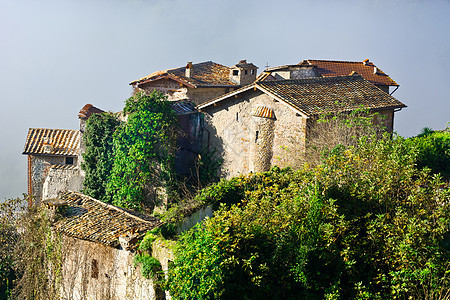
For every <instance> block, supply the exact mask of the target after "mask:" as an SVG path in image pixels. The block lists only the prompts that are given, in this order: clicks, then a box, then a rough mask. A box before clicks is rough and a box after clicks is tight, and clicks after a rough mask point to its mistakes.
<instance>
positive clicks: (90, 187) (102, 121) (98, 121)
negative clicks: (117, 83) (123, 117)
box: [81, 113, 120, 202]
mask: <svg viewBox="0 0 450 300" xmlns="http://www.w3.org/2000/svg"><path fill="white" fill-rule="evenodd" d="M119 125H120V121H119V120H118V119H117V117H116V116H115V115H114V114H112V113H101V114H93V115H92V116H91V117H90V118H89V119H88V120H87V122H86V129H85V131H84V134H83V142H84V144H85V146H86V149H85V151H84V153H83V159H84V161H83V163H82V164H81V167H82V168H83V170H84V171H85V172H86V175H85V179H84V183H83V186H84V190H83V192H84V193H85V194H87V195H89V196H91V197H93V198H95V199H99V200H102V201H105V202H111V199H110V197H107V195H106V185H107V182H108V178H109V176H110V174H111V170H112V167H113V162H114V157H113V134H114V132H115V130H116V128H117V127H118V126H119Z"/></svg>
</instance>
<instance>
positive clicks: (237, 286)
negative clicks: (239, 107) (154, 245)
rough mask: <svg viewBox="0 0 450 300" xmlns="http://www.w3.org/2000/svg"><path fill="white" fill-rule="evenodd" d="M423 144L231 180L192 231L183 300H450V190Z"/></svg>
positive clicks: (332, 155)
mask: <svg viewBox="0 0 450 300" xmlns="http://www.w3.org/2000/svg"><path fill="white" fill-rule="evenodd" d="M419 153H420V151H419V149H418V146H416V145H414V144H413V143H410V142H407V141H405V140H404V139H402V138H396V139H394V140H390V139H381V140H378V141H377V139H376V138H361V139H359V142H358V144H357V147H348V148H345V147H343V146H339V147H336V148H335V149H333V150H332V151H329V152H328V154H327V156H326V157H325V158H324V161H323V163H322V164H320V165H318V166H317V167H308V166H305V167H304V168H303V169H301V170H299V171H296V172H294V171H292V170H289V169H281V170H280V169H277V168H274V169H272V170H271V171H270V172H266V173H257V174H250V175H247V176H241V177H237V178H233V179H231V180H228V181H226V180H223V181H221V182H220V183H218V184H217V185H215V186H212V187H209V188H207V189H205V190H203V192H202V193H201V194H200V195H199V196H198V197H200V198H202V199H203V200H204V201H209V202H214V201H216V202H223V203H229V204H231V205H225V206H224V205H222V206H221V208H220V209H219V210H218V211H217V212H216V213H215V216H214V218H211V219H208V220H207V221H205V222H204V223H203V224H202V225H198V226H197V227H196V228H195V229H193V230H190V231H188V232H187V233H185V234H183V235H182V236H181V238H180V241H179V243H178V244H177V246H176V248H175V254H176V259H175V261H174V265H173V268H171V269H170V270H169V280H168V283H167V286H168V288H169V290H170V292H171V295H172V296H173V298H174V299H231V298H236V297H237V296H239V298H241V299H261V298H265V299H268V298H270V299H278V298H287V299H290V298H291V299H336V298H341V299H354V298H358V299H392V298H393V299H405V298H409V297H410V298H413V299H448V298H449V297H450V294H449V292H448V291H450V280H449V278H448V276H449V275H450V274H449V271H450V259H449V258H450V252H449V251H450V248H449V243H450V241H449V235H450V233H449V228H448V224H449V223H450V203H449V199H450V189H449V186H448V184H445V183H444V182H443V181H442V179H441V177H439V176H436V175H432V174H430V173H429V171H428V170H427V169H418V168H417V167H416V161H417V159H418V157H419Z"/></svg>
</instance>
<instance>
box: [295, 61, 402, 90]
mask: <svg viewBox="0 0 450 300" xmlns="http://www.w3.org/2000/svg"><path fill="white" fill-rule="evenodd" d="M306 63H308V64H309V65H313V66H316V67H317V68H316V71H317V72H318V73H319V74H320V75H322V76H323V77H332V76H347V75H351V74H352V72H356V73H357V74H359V75H361V76H362V77H364V78H365V79H366V80H368V81H370V82H372V83H373V84H379V85H389V86H398V83H397V82H395V81H394V80H393V79H391V78H390V77H389V76H388V75H387V74H386V73H384V72H383V71H381V69H380V68H378V67H377V66H375V65H374V64H373V63H372V62H370V61H369V60H368V59H366V60H364V61H337V60H316V59H308V60H306V61H303V62H300V63H299V65H302V64H306Z"/></svg>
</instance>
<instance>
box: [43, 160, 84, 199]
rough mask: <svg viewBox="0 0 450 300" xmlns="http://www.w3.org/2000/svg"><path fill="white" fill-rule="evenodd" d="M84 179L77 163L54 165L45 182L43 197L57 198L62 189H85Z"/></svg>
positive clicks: (77, 190)
mask: <svg viewBox="0 0 450 300" xmlns="http://www.w3.org/2000/svg"><path fill="white" fill-rule="evenodd" d="M83 180H84V176H82V175H81V172H80V168H79V167H78V166H76V165H65V166H62V165H52V166H50V167H49V169H48V172H47V176H46V178H45V181H44V184H43V192H42V199H44V200H45V199H49V198H56V197H57V196H58V192H60V191H67V190H70V191H75V192H79V191H81V190H82V189H83Z"/></svg>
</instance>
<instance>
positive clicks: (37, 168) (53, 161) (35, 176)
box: [28, 155, 65, 203]
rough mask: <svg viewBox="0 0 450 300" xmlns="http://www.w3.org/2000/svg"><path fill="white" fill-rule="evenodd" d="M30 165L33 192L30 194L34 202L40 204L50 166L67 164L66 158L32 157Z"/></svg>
mask: <svg viewBox="0 0 450 300" xmlns="http://www.w3.org/2000/svg"><path fill="white" fill-rule="evenodd" d="M29 164H30V166H29V172H30V174H29V176H30V178H29V179H30V180H31V183H30V185H31V191H28V192H29V193H30V192H31V193H32V195H33V196H34V199H35V200H34V201H35V202H36V203H39V202H40V201H41V200H42V192H43V185H44V182H45V178H46V177H47V174H48V171H49V168H50V166H51V165H63V164H65V157H62V156H35V155H30V160H29Z"/></svg>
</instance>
